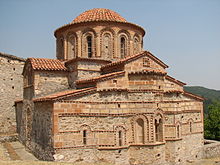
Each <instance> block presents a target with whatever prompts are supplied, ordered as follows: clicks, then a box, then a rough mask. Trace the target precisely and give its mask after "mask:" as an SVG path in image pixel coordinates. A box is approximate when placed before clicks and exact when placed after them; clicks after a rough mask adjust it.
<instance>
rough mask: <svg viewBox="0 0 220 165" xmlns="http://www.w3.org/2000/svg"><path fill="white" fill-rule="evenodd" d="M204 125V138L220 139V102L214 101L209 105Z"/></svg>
mask: <svg viewBox="0 0 220 165" xmlns="http://www.w3.org/2000/svg"><path fill="white" fill-rule="evenodd" d="M204 127H205V138H207V139H213V140H220V102H217V101H215V102H213V103H212V104H211V105H209V111H208V115H207V116H206V117H205V123H204Z"/></svg>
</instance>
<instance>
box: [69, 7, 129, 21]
mask: <svg viewBox="0 0 220 165" xmlns="http://www.w3.org/2000/svg"><path fill="white" fill-rule="evenodd" d="M90 21H114V22H127V21H126V20H125V19H124V18H123V17H122V16H120V15H119V14H118V13H116V12H115V11H112V10H109V9H104V8H94V9H91V10H87V11H85V12H83V13H81V14H80V15H79V16H77V17H76V18H75V19H74V20H73V22H72V23H81V22H90Z"/></svg>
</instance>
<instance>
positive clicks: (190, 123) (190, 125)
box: [189, 122, 192, 133]
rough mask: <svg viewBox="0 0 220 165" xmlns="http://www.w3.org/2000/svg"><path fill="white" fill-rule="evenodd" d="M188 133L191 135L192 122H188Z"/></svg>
mask: <svg viewBox="0 0 220 165" xmlns="http://www.w3.org/2000/svg"><path fill="white" fill-rule="evenodd" d="M189 132H190V133H192V122H189Z"/></svg>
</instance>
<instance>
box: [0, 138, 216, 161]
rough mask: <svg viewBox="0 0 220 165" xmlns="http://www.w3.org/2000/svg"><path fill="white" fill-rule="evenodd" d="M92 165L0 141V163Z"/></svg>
mask: <svg viewBox="0 0 220 165" xmlns="http://www.w3.org/2000/svg"><path fill="white" fill-rule="evenodd" d="M30 164H31V165H92V164H90V163H89V164H86V163H81V162H78V163H67V162H62V163H60V162H47V161H39V160H37V159H36V158H35V157H34V156H33V155H32V154H30V153H29V152H27V151H26V150H25V148H24V146H23V145H22V144H21V143H20V142H18V141H14V142H4V143H0V165H30ZM94 165H112V164H108V163H97V164H94ZM186 165H220V157H218V158H213V159H203V160H199V161H189V162H187V163H186Z"/></svg>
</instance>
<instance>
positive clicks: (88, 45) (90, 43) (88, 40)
mask: <svg viewBox="0 0 220 165" xmlns="http://www.w3.org/2000/svg"><path fill="white" fill-rule="evenodd" d="M87 49H88V50H87V51H88V57H89V58H91V57H92V37H91V36H88V37H87Z"/></svg>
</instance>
